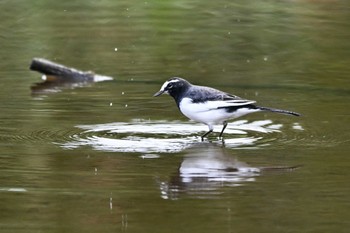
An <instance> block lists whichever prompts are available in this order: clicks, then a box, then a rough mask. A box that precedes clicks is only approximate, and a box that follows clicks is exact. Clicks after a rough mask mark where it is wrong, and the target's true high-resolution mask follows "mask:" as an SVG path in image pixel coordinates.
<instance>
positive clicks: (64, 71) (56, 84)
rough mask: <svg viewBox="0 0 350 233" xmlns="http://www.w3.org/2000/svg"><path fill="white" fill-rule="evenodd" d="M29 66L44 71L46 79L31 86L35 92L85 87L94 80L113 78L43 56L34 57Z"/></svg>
mask: <svg viewBox="0 0 350 233" xmlns="http://www.w3.org/2000/svg"><path fill="white" fill-rule="evenodd" d="M29 68H30V69H31V70H34V71H38V72H40V73H42V74H43V77H42V79H43V80H44V81H43V82H41V83H36V84H35V85H34V86H32V87H31V89H32V93H33V94H42V93H52V92H54V93H55V92H57V91H59V90H60V89H64V88H75V87H83V86H86V85H89V84H90V83H93V82H101V81H108V80H113V78H112V77H108V76H102V75H97V74H95V73H94V72H92V71H81V70H77V69H74V68H71V67H66V66H64V65H61V64H58V63H55V62H52V61H49V60H46V59H43V58H33V60H32V63H31V64H30V67H29Z"/></svg>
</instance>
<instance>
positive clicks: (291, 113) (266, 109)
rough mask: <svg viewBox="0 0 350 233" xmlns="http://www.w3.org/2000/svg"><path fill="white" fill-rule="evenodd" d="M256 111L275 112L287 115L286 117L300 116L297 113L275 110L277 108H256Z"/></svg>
mask: <svg viewBox="0 0 350 233" xmlns="http://www.w3.org/2000/svg"><path fill="white" fill-rule="evenodd" d="M257 108H258V109H260V110H262V111H269V112H277V113H282V114H288V115H293V116H301V114H299V113H297V112H292V111H288V110H282V109H277V108H267V107H257Z"/></svg>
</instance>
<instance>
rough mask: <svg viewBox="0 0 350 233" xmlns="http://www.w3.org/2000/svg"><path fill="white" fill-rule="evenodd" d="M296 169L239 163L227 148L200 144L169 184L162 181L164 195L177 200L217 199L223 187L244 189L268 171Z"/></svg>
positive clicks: (194, 148)
mask: <svg viewBox="0 0 350 233" xmlns="http://www.w3.org/2000/svg"><path fill="white" fill-rule="evenodd" d="M294 168H296V167H262V168H259V167H252V166H249V165H248V164H246V163H244V162H241V161H238V160H237V158H235V157H234V156H233V155H232V154H230V153H229V151H228V150H227V149H225V148H224V147H222V146H219V145H215V144H212V143H205V144H196V145H195V146H193V147H191V148H190V149H188V150H186V151H185V154H184V158H183V161H182V162H181V164H180V166H179V168H178V171H177V172H176V173H175V174H174V175H173V176H172V177H171V179H170V181H169V182H161V183H160V190H161V196H162V198H164V199H177V198H179V195H180V194H181V193H186V194H190V195H192V196H195V197H213V196H215V195H217V194H220V188H221V187H223V186H230V187H235V186H241V185H243V184H244V183H247V182H253V181H255V177H257V176H260V175H261V172H262V171H265V170H286V171H288V170H293V169H294Z"/></svg>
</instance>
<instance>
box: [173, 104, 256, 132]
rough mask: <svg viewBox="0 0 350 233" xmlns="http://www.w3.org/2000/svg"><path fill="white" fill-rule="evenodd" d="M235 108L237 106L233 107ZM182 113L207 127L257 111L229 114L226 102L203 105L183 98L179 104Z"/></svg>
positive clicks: (245, 110) (246, 110)
mask: <svg viewBox="0 0 350 233" xmlns="http://www.w3.org/2000/svg"><path fill="white" fill-rule="evenodd" d="M231 106H235V105H231ZM179 107H180V111H181V112H182V113H183V114H184V115H185V116H186V117H188V118H190V119H191V120H194V121H197V122H201V123H204V124H207V125H214V124H222V123H223V122H224V121H226V120H229V119H233V118H237V117H240V116H244V115H246V114H248V113H252V112H257V111H259V110H257V109H249V108H244V107H243V106H242V108H240V109H239V110H237V111H234V112H227V111H226V110H225V109H224V108H218V107H228V106H227V103H226V102H225V101H207V102H203V103H193V101H192V99H190V98H183V99H182V100H181V102H180V104H179Z"/></svg>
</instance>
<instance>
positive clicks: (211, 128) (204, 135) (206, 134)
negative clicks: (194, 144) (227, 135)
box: [201, 125, 213, 142]
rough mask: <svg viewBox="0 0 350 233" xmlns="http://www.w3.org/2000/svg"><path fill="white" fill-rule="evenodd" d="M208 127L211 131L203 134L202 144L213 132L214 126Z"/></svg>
mask: <svg viewBox="0 0 350 233" xmlns="http://www.w3.org/2000/svg"><path fill="white" fill-rule="evenodd" d="M208 127H209V131H208V132H206V133H205V134H203V135H202V137H201V138H202V142H203V141H204V138H205V137H206V136H208V134H210V133H211V132H213V126H211V125H208Z"/></svg>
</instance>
